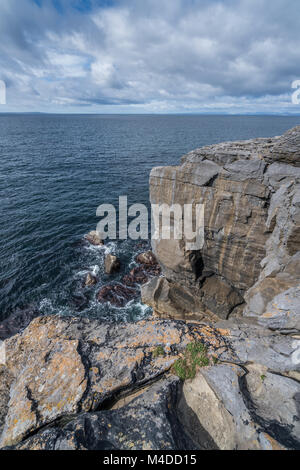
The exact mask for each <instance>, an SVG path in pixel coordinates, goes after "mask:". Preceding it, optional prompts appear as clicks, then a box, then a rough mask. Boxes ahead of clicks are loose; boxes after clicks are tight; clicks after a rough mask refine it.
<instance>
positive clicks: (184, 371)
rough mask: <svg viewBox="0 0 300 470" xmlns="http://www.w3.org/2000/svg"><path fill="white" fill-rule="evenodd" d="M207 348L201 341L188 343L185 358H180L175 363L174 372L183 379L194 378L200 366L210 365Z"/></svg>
mask: <svg viewBox="0 0 300 470" xmlns="http://www.w3.org/2000/svg"><path fill="white" fill-rule="evenodd" d="M207 352H208V351H207V348H206V346H205V345H204V344H202V343H200V342H195V343H190V344H188V345H187V347H186V350H185V353H184V358H182V359H178V360H177V361H176V362H175V364H174V365H173V371H174V373H175V374H176V375H177V376H178V377H179V378H180V379H181V380H183V381H184V380H187V379H193V378H194V377H195V375H196V372H197V366H198V367H206V366H209V364H210V360H209V357H208V355H207Z"/></svg>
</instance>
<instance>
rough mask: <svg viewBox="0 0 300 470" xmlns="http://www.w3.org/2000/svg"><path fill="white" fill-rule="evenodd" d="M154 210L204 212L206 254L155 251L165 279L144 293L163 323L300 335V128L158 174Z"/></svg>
mask: <svg viewBox="0 0 300 470" xmlns="http://www.w3.org/2000/svg"><path fill="white" fill-rule="evenodd" d="M150 197H151V203H153V204H163V203H166V204H168V205H170V206H171V205H172V204H180V205H181V206H182V207H183V206H184V204H190V203H193V205H196V204H204V208H205V215H204V231H205V236H204V246H203V248H202V249H201V250H198V251H187V250H186V248H185V240H184V239H183V240H172V239H171V240H164V239H162V238H159V239H158V240H155V241H153V251H154V253H155V255H156V257H157V259H158V261H159V263H160V264H161V266H162V270H163V274H164V277H163V278H156V279H155V280H152V281H151V283H149V284H148V285H147V286H146V287H144V288H143V290H142V297H143V300H144V302H145V303H146V304H149V305H151V306H152V307H153V309H154V310H155V311H156V313H157V314H158V315H159V316H161V317H166V316H167V317H171V318H180V319H194V320H203V319H210V320H217V319H218V318H222V319H228V318H230V317H237V316H244V317H254V318H257V319H258V320H259V322H260V323H261V324H263V325H264V326H266V327H270V328H274V329H278V330H279V329H280V330H281V331H282V332H284V331H288V332H290V331H299V327H300V310H299V309H300V290H299V278H300V267H299V262H300V253H299V249H300V126H298V127H296V128H294V129H292V130H290V131H288V132H287V133H286V134H284V135H283V136H281V137H275V138H272V139H254V140H249V141H245V142H228V143H222V144H218V145H213V146H210V147H203V148H200V149H198V150H195V151H193V152H191V153H188V154H187V155H185V156H184V157H183V158H182V162H181V165H180V166H176V167H159V168H154V169H153V170H152V172H151V175H150Z"/></svg>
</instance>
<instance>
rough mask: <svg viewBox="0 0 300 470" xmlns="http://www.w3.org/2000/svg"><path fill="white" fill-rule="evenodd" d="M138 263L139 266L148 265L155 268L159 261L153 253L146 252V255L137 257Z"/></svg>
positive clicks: (141, 254) (142, 254)
mask: <svg viewBox="0 0 300 470" xmlns="http://www.w3.org/2000/svg"><path fill="white" fill-rule="evenodd" d="M136 261H137V263H139V264H147V265H150V266H154V265H156V264H157V259H156V258H155V256H154V254H153V252H152V251H146V252H145V253H140V254H139V255H138V256H137V257H136Z"/></svg>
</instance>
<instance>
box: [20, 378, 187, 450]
mask: <svg viewBox="0 0 300 470" xmlns="http://www.w3.org/2000/svg"><path fill="white" fill-rule="evenodd" d="M178 385H179V380H178V379H176V378H175V377H172V378H169V379H165V380H162V381H160V382H158V383H157V384H154V385H152V386H151V387H150V388H149V389H148V390H147V391H145V393H143V394H142V395H141V396H140V397H138V398H136V399H135V400H134V401H132V402H131V403H130V404H129V405H127V406H125V407H122V408H120V409H115V410H114V409H113V410H105V411H101V412H98V413H84V414H81V415H80V416H78V417H76V418H73V419H71V420H69V422H67V423H66V424H62V426H57V427H52V428H51V429H47V430H46V431H42V432H40V433H38V434H37V435H36V436H34V437H32V438H29V439H28V440H27V441H25V442H24V443H21V444H20V445H19V446H17V449H18V450H32V449H34V450H37V449H47V450H158V449H159V450H176V449H178V450H182V449H184V450H189V449H190V450H192V449H195V444H194V443H193V442H192V441H191V440H190V439H189V438H188V437H187V435H186V434H185V432H184V430H183V429H182V426H181V425H180V423H179V420H178V418H177V414H176V402H177V388H178Z"/></svg>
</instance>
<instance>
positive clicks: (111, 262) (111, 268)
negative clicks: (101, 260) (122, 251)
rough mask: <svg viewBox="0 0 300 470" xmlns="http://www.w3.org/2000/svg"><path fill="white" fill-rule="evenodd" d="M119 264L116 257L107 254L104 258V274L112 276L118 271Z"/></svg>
mask: <svg viewBox="0 0 300 470" xmlns="http://www.w3.org/2000/svg"><path fill="white" fill-rule="evenodd" d="M120 267H121V263H120V260H119V258H117V256H114V255H111V254H108V255H106V256H105V273H106V274H113V273H116V272H118V271H119V270H120Z"/></svg>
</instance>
